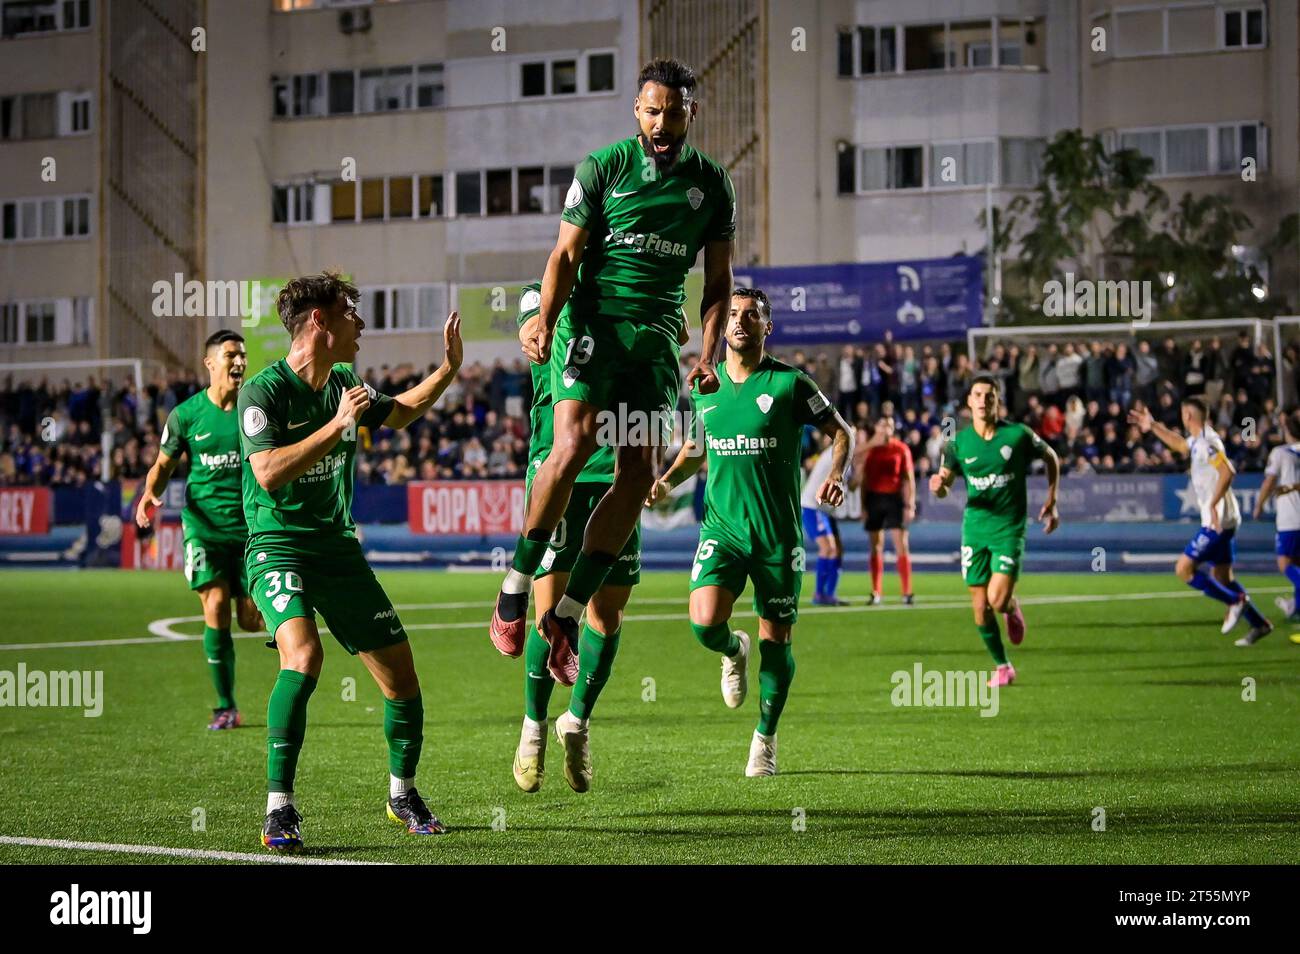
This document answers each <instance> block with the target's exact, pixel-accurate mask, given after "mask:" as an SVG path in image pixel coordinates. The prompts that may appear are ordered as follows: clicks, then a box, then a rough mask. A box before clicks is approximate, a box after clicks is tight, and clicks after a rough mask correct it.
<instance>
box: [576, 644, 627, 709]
mask: <svg viewBox="0 0 1300 954" xmlns="http://www.w3.org/2000/svg"><path fill="white" fill-rule="evenodd" d="M622 632H623V631H622V630H621V629H619V630H616V631H615V632H614V633H613V634H612V635H610V636H606V635H604V634H603V633H598V632H596V630H594V629H592V628H591V627H590V626H589V625H587V624H586V623H583V624H582V636H581V637H580V639H579V641H578V681H577V682H576V683H574V685H573V696H572V698H570V699H569V711H570V712H572V713H573V714H574V715H575V716H577V717H578V718H579V719H589V718H591V710H592V709H593V708H595V705H596V699H597V698H598V697H599V696H600V690H601V689H604V688H605V683H606V682H608V681H609V673H610V670H612V669H613V668H614V657H615V656H616V655H618V637H619V634H620V633H622Z"/></svg>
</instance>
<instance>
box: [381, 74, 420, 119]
mask: <svg viewBox="0 0 1300 954" xmlns="http://www.w3.org/2000/svg"><path fill="white" fill-rule="evenodd" d="M414 104H415V68H414V67H412V66H393V67H389V68H388V69H387V70H385V71H384V78H383V80H382V81H380V82H379V83H378V85H377V86H376V98H375V105H374V110H375V111H376V112H391V111H393V110H398V109H410V108H411V107H412V106H413V105H414Z"/></svg>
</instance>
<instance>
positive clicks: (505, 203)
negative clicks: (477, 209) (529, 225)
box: [487, 169, 513, 215]
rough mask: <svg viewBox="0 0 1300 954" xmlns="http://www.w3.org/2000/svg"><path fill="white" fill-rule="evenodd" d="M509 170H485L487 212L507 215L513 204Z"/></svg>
mask: <svg viewBox="0 0 1300 954" xmlns="http://www.w3.org/2000/svg"><path fill="white" fill-rule="evenodd" d="M510 179H511V170H509V169H489V170H488V171H487V214H488V215H509V214H510V210H511V208H512V206H513V203H512V202H511V186H510Z"/></svg>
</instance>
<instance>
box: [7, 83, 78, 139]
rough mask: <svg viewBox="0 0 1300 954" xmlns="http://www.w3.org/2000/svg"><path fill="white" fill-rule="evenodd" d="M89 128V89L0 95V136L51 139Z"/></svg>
mask: <svg viewBox="0 0 1300 954" xmlns="http://www.w3.org/2000/svg"><path fill="white" fill-rule="evenodd" d="M89 131H90V94H89V93H72V92H61V93H24V94H19V95H14V96H4V97H0V140H5V139H7V140H16V139H50V138H53V137H54V136H70V135H73V134H75V133H84V132H89Z"/></svg>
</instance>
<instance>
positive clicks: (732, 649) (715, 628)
mask: <svg viewBox="0 0 1300 954" xmlns="http://www.w3.org/2000/svg"><path fill="white" fill-rule="evenodd" d="M691 631H692V632H693V633H695V638H696V639H698V640H699V641H700V645H701V646H703V647H704V648H705V649H712V650H713V651H714V652H715V653H722V654H723V655H724V656H734V655H736V653H738V652H739V651H740V639H739V638H738V637H737V636H736V634H735V633H733V632H732V631H731V626H730V624H728V623H714V624H713V625H712V626H700V625H697V624H696V623H691Z"/></svg>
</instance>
